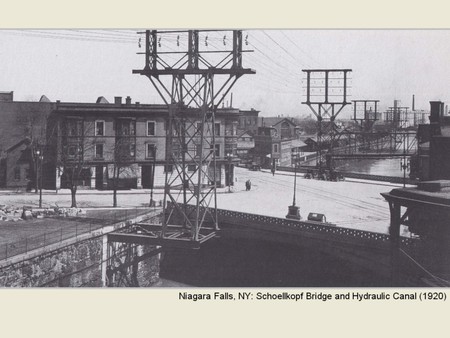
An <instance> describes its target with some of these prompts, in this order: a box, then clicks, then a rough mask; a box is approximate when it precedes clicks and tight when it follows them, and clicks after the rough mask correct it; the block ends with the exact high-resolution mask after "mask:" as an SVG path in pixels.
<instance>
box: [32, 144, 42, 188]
mask: <svg viewBox="0 0 450 338" xmlns="http://www.w3.org/2000/svg"><path fill="white" fill-rule="evenodd" d="M40 154H41V151H40V150H39V149H36V150H35V151H34V155H35V159H36V182H35V183H36V184H35V187H36V191H35V193H36V194H37V193H38V190H39V184H38V182H39V156H40Z"/></svg>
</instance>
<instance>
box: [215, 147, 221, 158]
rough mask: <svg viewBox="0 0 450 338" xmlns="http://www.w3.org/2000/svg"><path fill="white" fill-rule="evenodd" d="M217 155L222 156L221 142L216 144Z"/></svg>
mask: <svg viewBox="0 0 450 338" xmlns="http://www.w3.org/2000/svg"><path fill="white" fill-rule="evenodd" d="M215 153H216V157H220V144H216V151H215Z"/></svg>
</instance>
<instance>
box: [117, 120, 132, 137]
mask: <svg viewBox="0 0 450 338" xmlns="http://www.w3.org/2000/svg"><path fill="white" fill-rule="evenodd" d="M116 129H117V130H116V135H118V136H134V135H136V121H134V120H130V119H117V120H116Z"/></svg>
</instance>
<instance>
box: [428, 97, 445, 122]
mask: <svg viewBox="0 0 450 338" xmlns="http://www.w3.org/2000/svg"><path fill="white" fill-rule="evenodd" d="M442 105H443V103H442V102H441V101H430V123H439V120H440V116H441V111H442Z"/></svg>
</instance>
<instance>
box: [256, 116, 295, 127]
mask: <svg viewBox="0 0 450 338" xmlns="http://www.w3.org/2000/svg"><path fill="white" fill-rule="evenodd" d="M283 121H287V122H288V123H289V124H291V125H293V126H297V124H295V123H294V122H293V121H292V120H291V118H287V117H263V118H262V125H263V126H265V127H274V126H276V125H278V124H280V123H281V122H283Z"/></svg>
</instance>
